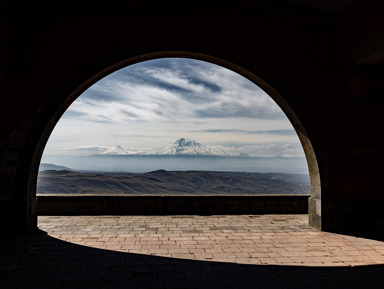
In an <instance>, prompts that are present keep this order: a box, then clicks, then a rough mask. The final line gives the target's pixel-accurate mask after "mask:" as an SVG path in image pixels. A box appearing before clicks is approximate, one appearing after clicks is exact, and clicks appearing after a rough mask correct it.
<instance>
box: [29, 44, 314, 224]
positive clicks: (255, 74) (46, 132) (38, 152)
mask: <svg viewBox="0 0 384 289" xmlns="http://www.w3.org/2000/svg"><path fill="white" fill-rule="evenodd" d="M164 57H188V58H194V59H198V60H203V61H207V62H211V63H214V64H217V65H220V66H223V67H225V68H228V69H230V70H233V71H235V72H237V73H239V74H241V75H242V76H244V77H246V78H248V79H249V80H251V81H252V82H254V83H255V84H257V85H258V86H259V87H260V88H262V89H263V90H264V91H265V92H266V93H267V94H268V95H269V96H270V97H271V98H273V100H274V101H275V102H276V103H277V104H278V105H279V106H280V107H281V109H282V110H283V111H284V113H285V114H286V115H287V117H288V119H289V120H290V121H291V123H292V125H293V127H294V129H295V130H296V133H297V135H298V137H299V139H300V141H301V144H302V146H303V149H304V152H305V155H306V159H307V163H308V168H309V174H310V181H311V197H310V198H309V224H310V225H311V226H313V227H315V228H318V229H321V187H320V174H319V169H318V164H317V160H316V156H315V152H314V149H313V147H312V144H311V141H310V139H309V137H308V135H307V133H306V130H305V128H304V126H303V124H302V122H301V121H300V120H299V118H298V116H297V115H296V113H295V111H294V109H293V108H292V106H291V105H290V104H289V103H288V101H287V100H286V98H285V97H284V96H282V95H281V94H280V93H279V92H278V90H279V88H281V86H280V84H277V82H278V81H276V78H275V77H272V76H271V74H270V73H268V72H266V71H265V70H263V69H260V68H259V67H256V69H252V67H253V68H255V66H251V68H248V67H247V68H244V67H243V66H240V65H237V64H234V62H232V61H227V60H223V58H217V57H213V56H210V55H207V54H203V53H194V52H186V51H162V52H152V53H145V54H141V55H138V56H135V57H131V58H129V59H126V60H122V61H119V62H117V63H115V64H113V65H110V66H108V67H107V68H104V69H102V70H101V71H100V72H98V73H96V74H95V75H94V76H92V77H91V78H89V79H88V80H86V81H83V82H82V84H81V85H80V86H78V87H77V88H76V89H74V90H73V91H72V93H70V94H69V96H67V97H64V98H61V101H55V102H52V103H51V105H50V106H47V111H46V113H45V115H46V116H48V117H46V118H44V119H43V120H41V125H40V129H41V131H40V137H39V139H38V141H37V144H36V149H35V150H34V152H33V158H32V163H31V170H30V173H29V178H28V200H30V201H29V203H28V204H29V205H28V214H27V215H28V220H27V223H28V224H29V226H28V227H29V228H30V230H33V228H34V227H35V226H36V223H37V221H36V218H37V216H36V212H35V205H36V204H35V198H36V180H37V173H38V166H39V163H40V159H41V156H42V154H43V151H44V147H45V144H46V143H47V141H48V138H49V136H50V134H51V132H52V130H53V129H54V127H55V125H56V123H57V122H58V121H59V119H60V118H61V116H62V114H63V113H64V112H65V111H66V109H67V108H68V107H69V106H70V105H71V103H72V102H73V101H74V100H76V99H77V97H78V96H79V95H80V94H81V93H82V92H83V91H85V90H86V89H87V88H89V87H90V86H91V85H92V84H94V83H95V82H97V81H98V80H100V79H101V78H103V77H104V76H106V75H108V74H110V73H112V72H114V71H116V70H118V69H120V68H123V67H126V66H128V65H131V64H134V63H138V62H141V61H144V60H151V59H156V58H164ZM260 76H261V77H260ZM264 79H269V80H270V83H268V82H267V81H265V80H264ZM275 84H277V89H275V88H274V87H276V86H275ZM272 86H273V87H272Z"/></svg>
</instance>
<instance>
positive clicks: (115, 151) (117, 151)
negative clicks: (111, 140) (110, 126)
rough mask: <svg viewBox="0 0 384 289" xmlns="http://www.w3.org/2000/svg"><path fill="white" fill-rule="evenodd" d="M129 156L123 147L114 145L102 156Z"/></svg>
mask: <svg viewBox="0 0 384 289" xmlns="http://www.w3.org/2000/svg"><path fill="white" fill-rule="evenodd" d="M125 154H127V149H126V148H124V147H122V146H121V145H114V146H113V147H110V148H109V149H107V150H106V151H104V152H102V153H101V155H125Z"/></svg>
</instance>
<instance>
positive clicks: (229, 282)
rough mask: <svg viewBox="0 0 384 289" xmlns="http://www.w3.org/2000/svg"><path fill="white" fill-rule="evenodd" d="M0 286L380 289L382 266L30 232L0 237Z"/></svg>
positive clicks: (56, 288) (383, 283) (58, 288)
mask: <svg viewBox="0 0 384 289" xmlns="http://www.w3.org/2000/svg"><path fill="white" fill-rule="evenodd" d="M0 288H7V289H12V288H17V289H24V288H28V289H32V288H38V289H43V288H49V289H64V288H68V289H69V288H71V289H77V288H87V289H88V288H91V289H97V288H119V289H120V288H140V289H142V288H151V289H152V288H241V289H243V288H269V289H272V288H281V289H282V288H326V289H329V288H384V265H375V266H360V267H299V266H276V265H245V264H235V263H221V262H210V261H196V260H183V259H172V258H165V257H156V256H148V255H140V254H132V253H122V252H115V251H108V250H101V249H95V248H91V247H84V246H80V245H76V244H72V243H67V242H64V241H61V240H58V239H55V238H52V237H50V236H48V235H46V234H45V232H42V231H40V232H39V233H38V234H36V235H33V236H25V237H12V238H8V239H3V240H0Z"/></svg>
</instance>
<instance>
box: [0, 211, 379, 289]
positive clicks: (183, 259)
mask: <svg viewBox="0 0 384 289" xmlns="http://www.w3.org/2000/svg"><path fill="white" fill-rule="evenodd" d="M307 218H308V216H307V215H241V216H229V215H226V216H71V217H62V216H60V217H59V216H44V217H39V229H40V230H41V231H40V233H39V234H36V235H33V236H24V237H13V238H7V239H4V240H1V241H0V254H1V255H0V256H2V257H1V258H0V288H53V289H54V288H60V289H61V288H327V289H328V288H384V265H383V264H384V242H380V241H375V240H370V239H364V238H356V237H351V236H345V235H338V234H331V233H325V232H320V231H317V230H315V229H312V228H310V227H308V226H307Z"/></svg>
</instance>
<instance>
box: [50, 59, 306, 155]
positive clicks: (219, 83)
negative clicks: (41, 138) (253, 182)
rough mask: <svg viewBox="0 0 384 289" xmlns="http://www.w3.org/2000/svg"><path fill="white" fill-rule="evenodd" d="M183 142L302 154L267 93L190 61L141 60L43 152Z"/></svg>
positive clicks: (102, 84) (94, 96) (71, 111)
mask: <svg viewBox="0 0 384 289" xmlns="http://www.w3.org/2000/svg"><path fill="white" fill-rule="evenodd" d="M181 137H184V138H189V139H193V140H196V141H197V142H199V143H202V144H204V145H210V146H211V145H220V146H224V147H232V148H236V149H239V150H242V151H244V152H245V153H247V154H249V155H252V156H265V157H277V156H283V157H303V156H304V153H303V149H302V147H301V144H300V142H299V139H298V137H297V135H296V133H295V131H294V129H293V127H292V125H291V123H290V122H289V120H288V119H287V117H286V116H285V114H284V113H283V112H282V110H281V109H280V108H279V106H278V105H277V104H276V103H275V102H274V101H273V100H272V99H271V97H269V96H268V95H267V94H266V93H265V92H264V91H263V90H262V89H260V88H259V87H258V86H257V85H255V84H254V83H252V82H251V81H249V80H248V79H246V78H244V77H243V76H241V75H239V74H237V73H235V72H233V71H231V70H228V69H226V68H224V67H221V66H217V65H214V64H211V63H208V62H203V61H199V60H193V59H186V58H161V59H155V60H149V61H144V62H140V63H137V64H134V65H130V66H127V67H125V68H123V69H120V70H118V71H116V72H114V73H111V74H109V75H108V76H106V77H104V78H103V79H101V80H99V81H98V82H96V83H95V84H94V85H92V86H91V87H90V88H89V89H87V90H86V91H85V92H84V93H83V94H82V95H80V96H79V97H78V98H77V100H76V101H74V102H73V104H72V105H71V106H70V107H69V108H68V110H67V111H66V112H65V114H64V115H63V116H62V118H61V119H60V121H59V122H58V123H57V125H56V127H55V129H54V130H53V132H52V134H51V137H50V139H49V141H48V143H47V145H46V148H45V151H44V155H61V156H63V155H71V156H76V155H82V156H84V155H92V154H97V153H100V152H102V151H105V150H106V149H107V148H108V147H111V146H114V145H121V146H124V147H128V148H136V149H137V148H148V147H153V148H156V147H166V146H168V145H170V144H172V143H173V142H175V141H176V140H177V139H178V138H181Z"/></svg>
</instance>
